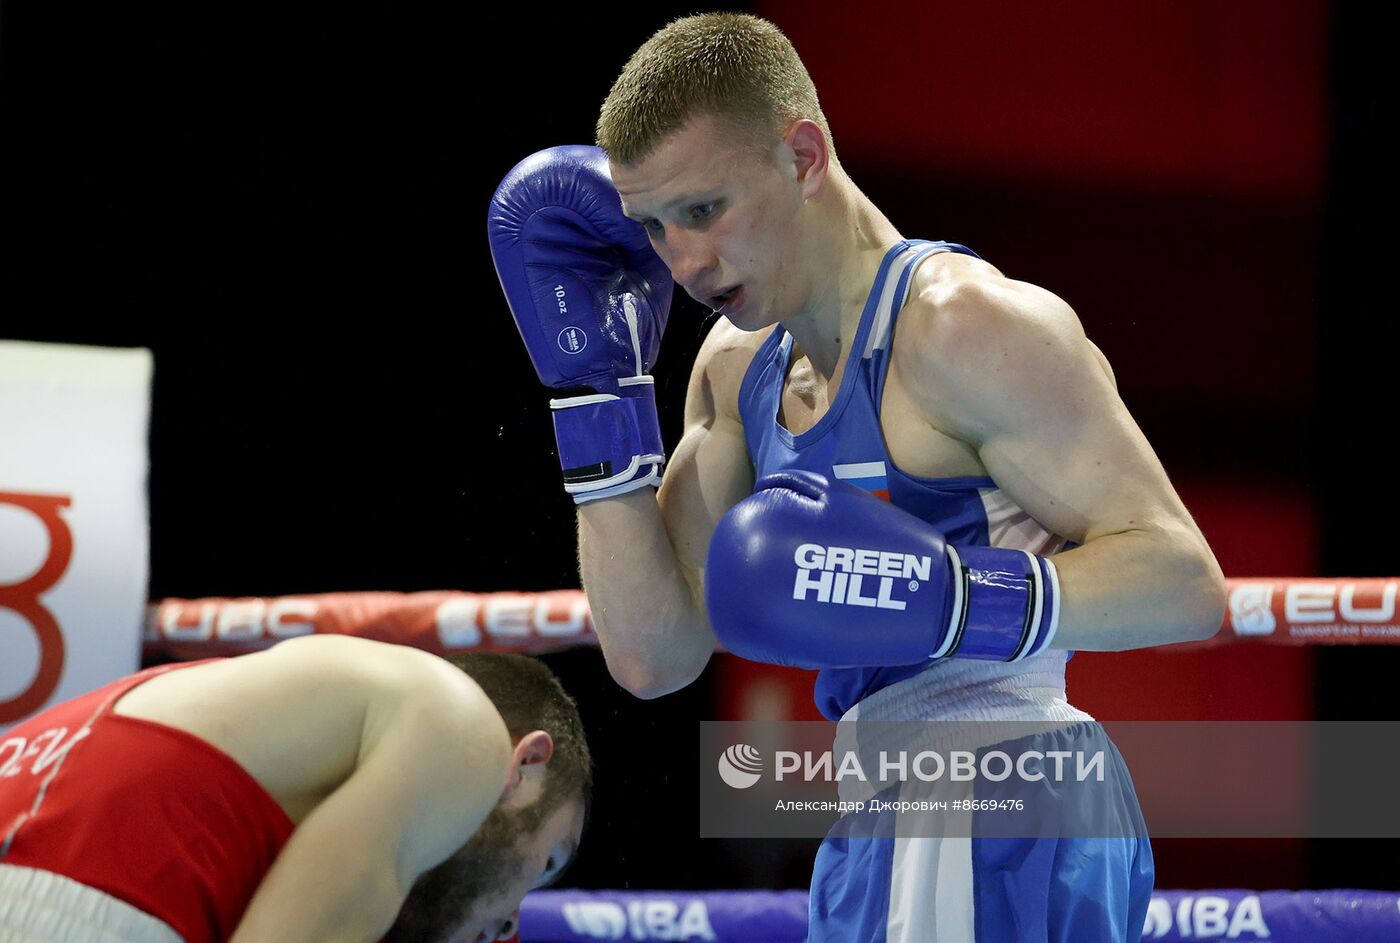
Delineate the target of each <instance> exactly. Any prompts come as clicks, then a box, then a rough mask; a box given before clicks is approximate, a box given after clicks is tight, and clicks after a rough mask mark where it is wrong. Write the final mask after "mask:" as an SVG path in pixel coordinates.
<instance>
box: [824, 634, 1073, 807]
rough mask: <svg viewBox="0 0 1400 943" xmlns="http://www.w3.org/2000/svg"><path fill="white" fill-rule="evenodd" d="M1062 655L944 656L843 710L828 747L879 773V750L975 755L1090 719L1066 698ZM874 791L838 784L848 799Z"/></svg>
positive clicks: (858, 783)
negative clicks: (1009, 660)
mask: <svg viewBox="0 0 1400 943" xmlns="http://www.w3.org/2000/svg"><path fill="white" fill-rule="evenodd" d="M1065 658H1066V656H1065V653H1064V652H1062V651H1055V650H1051V651H1046V652H1042V653H1041V654H1039V655H1036V656H1035V657H1034V658H1027V659H1026V660H1025V661H1021V662H1015V663H1011V664H1008V663H1006V662H997V661H977V660H973V659H964V658H950V659H948V660H947V661H944V662H942V663H941V664H938V665H935V666H933V667H931V668H929V669H927V670H925V671H921V672H919V673H918V674H916V675H914V676H913V677H912V678H905V679H904V680H903V681H899V682H896V683H895V684H892V685H890V686H889V687H886V688H881V689H880V690H879V691H876V692H875V693H873V694H871V695H869V696H868V697H866V698H865V699H864V700H862V701H860V702H859V703H857V704H856V705H855V706H854V707H852V708H851V709H850V710H848V711H846V713H845V714H844V715H842V717H841V720H840V722H839V723H838V724H837V725H836V739H835V743H834V744H833V746H834V748H835V750H836V751H837V753H838V755H844V754H845V753H847V752H850V753H854V754H855V755H856V756H857V758H858V759H859V760H860V762H861V766H862V768H864V769H878V768H879V763H878V761H879V759H880V757H881V754H882V753H889V754H894V753H901V752H902V753H917V752H920V751H925V750H928V751H933V752H936V753H943V752H946V751H948V750H950V749H958V750H975V749H978V748H982V747H990V746H993V745H994V744H997V743H1001V742H1003V741H1006V740H1009V739H1014V738H1016V737H1022V736H1027V735H1029V734H1032V733H1039V732H1047V731H1051V730H1057V729H1060V728H1062V727H1067V726H1069V725H1071V724H1076V723H1082V722H1085V721H1093V719H1094V718H1093V716H1092V715H1090V714H1088V713H1086V712H1084V711H1082V710H1080V709H1079V708H1077V707H1075V706H1074V705H1072V704H1070V703H1069V701H1068V700H1066V698H1065ZM915 785H917V784H915ZM875 791H876V789H875V787H874V785H873V784H871V783H866V782H864V781H860V780H857V779H853V778H852V779H844V780H842V781H841V782H840V785H839V787H838V792H839V794H840V797H841V798H842V799H844V800H848V801H854V800H858V799H860V800H868V799H870V798H871V797H872V796H873V795H874V794H875Z"/></svg>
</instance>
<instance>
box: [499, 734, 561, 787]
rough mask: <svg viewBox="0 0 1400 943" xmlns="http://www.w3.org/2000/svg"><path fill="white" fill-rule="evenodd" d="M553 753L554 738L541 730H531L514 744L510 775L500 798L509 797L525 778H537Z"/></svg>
mask: <svg viewBox="0 0 1400 943" xmlns="http://www.w3.org/2000/svg"><path fill="white" fill-rule="evenodd" d="M553 755H554V738H553V737H551V736H550V735H549V734H548V733H546V732H545V731H543V730H532V731H530V732H529V733H527V734H526V735H525V736H523V737H521V738H520V739H519V740H518V741H516V744H515V750H514V753H513V755H512V757H511V767H510V776H509V778H508V779H507V780H506V788H505V789H504V790H502V792H501V799H502V800H505V799H508V798H510V797H511V796H512V795H514V794H515V792H516V791H517V790H518V789H519V788H520V786H521V784H522V783H524V782H525V781H526V780H527V779H530V780H538V778H539V775H540V774H541V773H543V772H544V768H545V764H546V763H548V762H549V758H550V757H551V756H553Z"/></svg>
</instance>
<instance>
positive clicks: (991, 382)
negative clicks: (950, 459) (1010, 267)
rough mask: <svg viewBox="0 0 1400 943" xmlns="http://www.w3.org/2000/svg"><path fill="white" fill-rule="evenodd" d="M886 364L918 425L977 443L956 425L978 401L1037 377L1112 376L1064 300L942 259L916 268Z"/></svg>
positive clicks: (969, 260) (976, 265)
mask: <svg viewBox="0 0 1400 943" xmlns="http://www.w3.org/2000/svg"><path fill="white" fill-rule="evenodd" d="M891 356H892V360H893V361H894V363H895V364H896V365H897V366H898V369H899V374H900V376H901V378H903V382H905V383H906V384H907V385H908V387H909V392H910V394H911V396H912V397H913V399H914V400H915V401H916V402H917V403H918V404H919V405H920V406H921V407H922V408H923V410H924V412H925V415H926V417H928V418H929V419H930V420H932V421H934V422H935V424H937V425H939V426H940V427H942V428H949V429H950V431H955V432H957V433H961V434H963V436H962V437H963V438H965V439H967V440H968V441H975V440H976V438H977V436H976V433H977V431H978V430H977V429H975V428H964V427H963V422H962V421H961V420H963V419H965V418H966V416H967V415H968V414H970V413H975V412H977V411H978V410H976V409H975V408H973V409H964V408H961V407H964V406H973V407H975V406H976V404H977V402H978V401H982V402H985V401H986V400H988V399H995V398H999V397H1001V396H1002V393H1003V392H1005V393H1007V394H1009V395H1010V394H1018V393H1024V392H1027V391H1025V390H1023V389H1022V386H1023V382H1024V381H1025V380H1027V379H1029V378H1030V377H1031V376H1034V375H1036V374H1038V373H1040V371H1041V370H1043V369H1052V370H1063V371H1069V372H1070V373H1074V372H1076V371H1081V370H1094V371H1102V372H1103V373H1104V374H1105V375H1106V376H1108V378H1109V379H1110V381H1111V380H1112V371H1111V370H1110V369H1109V366H1108V362H1107V360H1106V359H1105V358H1104V357H1103V354H1102V353H1101V352H1100V351H1099V350H1098V348H1097V347H1095V346H1094V345H1093V344H1092V343H1091V342H1090V341H1089V340H1088V338H1087V337H1085V335H1084V329H1083V326H1082V325H1081V324H1080V322H1079V317H1078V316H1077V315H1076V314H1075V312H1074V310H1073V309H1072V308H1071V307H1070V306H1069V305H1068V304H1067V303H1065V301H1064V300H1063V299H1061V298H1060V297H1058V296H1057V295H1055V294H1054V293H1053V292H1050V291H1048V290H1046V289H1044V288H1041V287H1040V286H1038V285H1034V284H1032V283H1030V282H1024V281H1019V280H1017V279H1013V278H1007V277H1006V276H1005V275H1003V274H1002V273H1001V272H1000V271H998V270H997V269H996V268H995V267H994V266H992V265H991V264H989V263H987V262H985V261H983V260H981V259H976V258H973V257H972V256H968V255H963V254H960V253H943V254H940V255H937V256H934V257H932V258H930V259H929V260H927V261H926V262H925V263H924V264H923V265H921V266H920V267H919V270H918V272H917V276H916V281H915V285H914V288H913V290H912V291H911V294H910V297H909V299H908V301H907V302H906V303H905V306H904V308H903V309H902V310H901V311H900V316H899V322H898V329H897V332H896V337H895V341H894V344H893V350H892V355H891Z"/></svg>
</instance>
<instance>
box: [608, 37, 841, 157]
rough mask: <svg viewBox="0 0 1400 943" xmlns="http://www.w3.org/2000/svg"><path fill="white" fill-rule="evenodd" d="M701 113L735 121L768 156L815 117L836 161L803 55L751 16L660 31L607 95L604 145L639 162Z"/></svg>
mask: <svg viewBox="0 0 1400 943" xmlns="http://www.w3.org/2000/svg"><path fill="white" fill-rule="evenodd" d="M701 115H713V116H715V117H717V118H719V119H720V120H722V121H726V122H728V123H729V125H730V126H731V127H733V128H734V129H736V130H737V131H738V132H739V140H740V141H741V142H742V143H744V144H745V145H746V146H747V147H748V148H749V149H750V150H752V151H753V152H754V153H755V154H756V155H767V154H768V153H769V151H770V149H771V147H772V146H773V145H774V144H776V143H777V141H778V139H779V138H781V137H782V136H783V134H784V133H785V132H786V130H787V127H788V126H789V125H790V124H791V123H792V122H793V121H796V120H798V119H799V118H810V119H811V120H813V121H815V122H816V123H817V124H818V125H819V126H820V127H821V129H822V134H824V135H826V140H827V146H828V148H829V149H830V151H831V154H832V157H833V159H834V158H835V153H836V150H835V147H834V145H832V142H831V128H830V127H829V126H828V125H827V121H826V115H824V114H823V113H822V109H821V104H820V103H819V102H818V101H817V89H816V86H815V85H813V84H812V78H811V76H809V75H808V74H807V69H806V67H805V66H803V65H802V60H801V59H800V58H798V55H797V50H796V49H794V48H793V46H792V42H791V41H789V40H788V38H787V37H786V36H784V35H783V32H782V30H780V29H778V27H776V26H774V25H773V24H772V23H770V22H768V21H767V20H764V19H760V18H759V17H756V16H751V15H749V14H747V13H705V14H701V15H699V16H687V17H682V18H680V19H676V20H672V21H671V22H670V23H668V24H666V26H664V27H662V28H661V29H660V30H658V31H657V32H656V33H655V34H653V35H652V37H651V38H650V39H648V40H647V41H646V42H645V43H643V44H642V45H641V47H640V48H639V49H638V50H637V51H636V52H634V53H633V54H632V58H630V59H628V60H627V65H625V66H624V67H623V69H622V74H621V75H619V76H618V77H617V81H615V82H614V83H613V86H612V90H611V91H609V92H608V97H607V98H606V99H605V100H604V102H603V107H602V110H601V112H600V114H599V116H598V125H597V129H596V133H597V143H598V146H599V147H601V148H602V149H603V150H604V151H606V152H607V154H608V157H610V158H612V159H613V160H615V161H617V162H618V163H619V164H635V163H636V162H638V161H640V160H642V159H643V158H645V157H646V156H647V155H648V154H650V153H651V152H652V151H653V150H654V149H655V148H656V146H657V145H658V144H660V143H661V140H662V139H663V138H665V137H666V135H668V134H670V133H671V132H673V131H676V130H678V129H680V128H681V127H682V126H683V125H684V124H685V123H686V122H687V121H689V120H690V119H692V118H696V117H699V116H701Z"/></svg>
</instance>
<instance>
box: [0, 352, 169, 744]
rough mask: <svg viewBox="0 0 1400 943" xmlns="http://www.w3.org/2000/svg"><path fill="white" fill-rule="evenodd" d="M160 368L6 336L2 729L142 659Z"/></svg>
mask: <svg viewBox="0 0 1400 943" xmlns="http://www.w3.org/2000/svg"><path fill="white" fill-rule="evenodd" d="M151 371H152V360H151V352H150V351H148V350H144V349H136V350H120V349H109V348H96V347H72V346H65V345H57V344H31V343H22V342H12V341H0V730H3V729H4V728H6V727H8V726H10V725H11V724H14V723H16V722H17V721H19V720H20V719H21V718H23V717H26V716H28V715H29V714H32V713H34V712H36V711H38V710H40V709H42V708H43V707H44V706H46V705H48V704H53V703H56V702H57V701H61V700H66V699H67V698H70V697H73V696H75V695H78V694H82V693H84V692H87V691H91V690H92V689H93V688H96V687H99V686H101V685H103V684H105V683H107V682H108V681H111V680H112V679H114V678H118V677H120V676H122V675H124V674H129V673H131V672H132V671H135V670H136V669H137V667H139V663H140V654H141V628H142V621H143V617H144V615H145V607H146V599H147V588H146V577H147V551H148V533H147V515H146V475H147V471H148V469H149V465H150V462H149V459H148V457H147V446H146V437H147V429H148V426H149V421H150V403H151Z"/></svg>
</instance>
